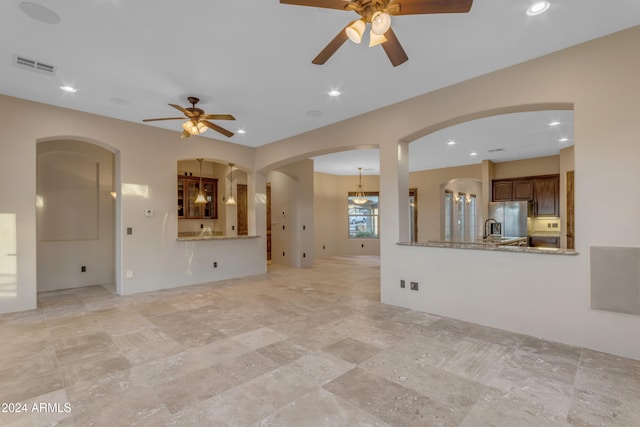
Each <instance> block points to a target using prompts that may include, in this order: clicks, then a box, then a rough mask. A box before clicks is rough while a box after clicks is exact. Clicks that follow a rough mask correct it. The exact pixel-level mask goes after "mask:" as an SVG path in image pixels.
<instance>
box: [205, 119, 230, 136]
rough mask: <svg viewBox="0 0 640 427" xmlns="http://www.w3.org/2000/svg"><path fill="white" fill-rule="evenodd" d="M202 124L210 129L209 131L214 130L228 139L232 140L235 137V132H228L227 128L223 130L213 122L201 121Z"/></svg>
mask: <svg viewBox="0 0 640 427" xmlns="http://www.w3.org/2000/svg"><path fill="white" fill-rule="evenodd" d="M200 123H202V124H203V125H205V126H206V127H208V128H209V129H213V130H215V131H216V132H220V133H221V134H223V135H224V136H226V137H229V138H231V137H232V136H233V132H229V131H228V130H226V129H225V128H221V127H220V126H218V125H214V124H213V123H211V122H208V121H206V120H200Z"/></svg>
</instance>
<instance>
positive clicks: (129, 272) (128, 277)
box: [127, 270, 133, 279]
mask: <svg viewBox="0 0 640 427" xmlns="http://www.w3.org/2000/svg"><path fill="white" fill-rule="evenodd" d="M127 279H133V270H127Z"/></svg>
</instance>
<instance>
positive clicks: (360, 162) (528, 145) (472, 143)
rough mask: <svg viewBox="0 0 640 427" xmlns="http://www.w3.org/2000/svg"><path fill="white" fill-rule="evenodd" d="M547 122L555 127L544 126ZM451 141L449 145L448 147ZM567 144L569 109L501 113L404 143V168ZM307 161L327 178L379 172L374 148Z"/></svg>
mask: <svg viewBox="0 0 640 427" xmlns="http://www.w3.org/2000/svg"><path fill="white" fill-rule="evenodd" d="M552 122H558V124H557V125H553V126H550V125H549V123H552ZM565 138H566V141H560V140H561V139H565ZM452 141H453V142H455V144H453V145H450V144H449V142H452ZM571 145H573V111H536V112H527V113H512V114H504V115H500V116H493V117H487V118H483V119H478V120H472V121H469V122H466V123H461V124H459V125H456V126H451V127H449V128H445V129H442V130H439V131H437V132H434V133H432V134H429V135H426V136H424V137H422V138H420V139H417V140H415V141H413V142H412V143H411V144H409V170H410V171H411V172H414V171H421V170H428V169H437V168H444V167H450V166H464V165H471V164H477V163H482V161H483V160H491V161H493V162H506V161H511V160H521V159H528V158H533V157H542V156H553V155H557V154H559V153H560V149H562V148H566V147H569V146H571ZM471 153H476V155H474V156H472V155H471ZM313 160H314V167H315V169H316V171H319V172H324V173H330V174H333V175H357V174H358V167H362V168H363V170H362V174H363V175H378V174H379V173H380V166H379V164H380V159H379V150H377V149H370V150H355V151H343V152H340V153H333V154H327V155H324V156H318V157H314V158H313Z"/></svg>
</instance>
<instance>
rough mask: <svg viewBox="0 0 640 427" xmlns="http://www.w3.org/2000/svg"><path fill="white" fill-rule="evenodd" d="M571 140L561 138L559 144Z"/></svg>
mask: <svg viewBox="0 0 640 427" xmlns="http://www.w3.org/2000/svg"><path fill="white" fill-rule="evenodd" d="M568 140H569V138H560V139H559V140H558V142H567V141H568Z"/></svg>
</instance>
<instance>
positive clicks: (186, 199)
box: [178, 175, 218, 219]
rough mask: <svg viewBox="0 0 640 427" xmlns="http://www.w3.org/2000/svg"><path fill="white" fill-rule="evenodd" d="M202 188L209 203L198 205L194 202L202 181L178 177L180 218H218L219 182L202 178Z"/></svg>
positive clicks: (194, 178)
mask: <svg viewBox="0 0 640 427" xmlns="http://www.w3.org/2000/svg"><path fill="white" fill-rule="evenodd" d="M202 187H203V192H202V193H203V195H204V197H205V199H206V200H207V203H205V204H202V205H196V204H195V203H194V200H195V199H196V196H197V195H198V191H199V189H200V179H199V178H196V177H191V176H189V177H187V176H181V175H178V218H191V219H217V218H218V180H217V179H213V178H202Z"/></svg>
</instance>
